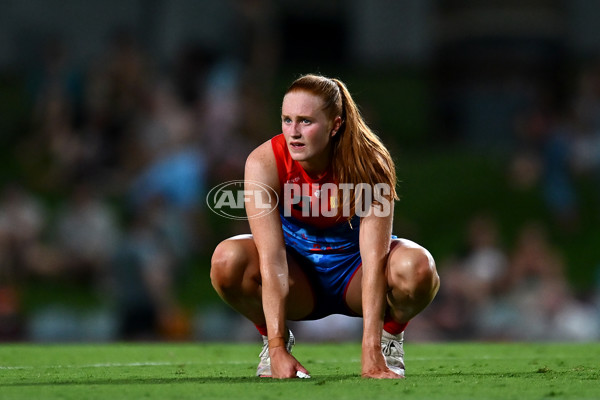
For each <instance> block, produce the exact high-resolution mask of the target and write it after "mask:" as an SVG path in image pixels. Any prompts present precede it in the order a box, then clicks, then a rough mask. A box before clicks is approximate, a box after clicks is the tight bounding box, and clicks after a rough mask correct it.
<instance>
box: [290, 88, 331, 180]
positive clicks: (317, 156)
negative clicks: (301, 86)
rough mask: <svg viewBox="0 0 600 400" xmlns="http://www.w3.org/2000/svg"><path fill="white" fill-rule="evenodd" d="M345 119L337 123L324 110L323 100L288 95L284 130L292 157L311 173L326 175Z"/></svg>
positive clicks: (298, 93) (295, 93)
mask: <svg viewBox="0 0 600 400" xmlns="http://www.w3.org/2000/svg"><path fill="white" fill-rule="evenodd" d="M340 123H341V118H340V117H336V118H334V119H333V120H332V119H331V118H329V117H328V116H327V114H325V112H324V110H323V100H321V98H320V97H319V96H316V95H314V94H312V93H309V92H306V91H301V90H300V91H299V90H296V91H293V92H290V93H288V94H286V95H285V97H284V98H283V105H282V106H281V129H282V131H283V135H284V137H285V141H286V143H287V146H288V149H289V151H290V155H291V156H292V159H293V160H296V161H298V162H299V163H300V165H301V166H302V167H303V168H304V169H305V170H306V171H307V172H312V173H320V172H324V171H325V170H326V169H327V167H328V165H329V154H330V146H331V138H332V137H333V136H334V135H335V134H336V133H337V130H338V129H339V126H340Z"/></svg>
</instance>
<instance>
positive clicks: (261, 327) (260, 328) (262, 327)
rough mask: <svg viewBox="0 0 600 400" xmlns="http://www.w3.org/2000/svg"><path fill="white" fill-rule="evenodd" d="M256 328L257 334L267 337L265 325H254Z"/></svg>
mask: <svg viewBox="0 0 600 400" xmlns="http://www.w3.org/2000/svg"><path fill="white" fill-rule="evenodd" d="M254 326H256V329H257V330H258V333H260V334H261V335H263V336H268V334H267V325H254Z"/></svg>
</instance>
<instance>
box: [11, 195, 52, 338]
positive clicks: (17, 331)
mask: <svg viewBox="0 0 600 400" xmlns="http://www.w3.org/2000/svg"><path fill="white" fill-rule="evenodd" d="M45 222H46V215H45V212H44V209H43V208H42V206H41V204H40V202H39V201H38V200H37V199H36V198H35V197H33V196H32V195H31V194H30V193H28V192H27V191H26V190H25V189H24V188H22V187H20V186H19V185H16V184H9V185H7V186H5V187H4V188H3V189H2V194H1V198H0V340H18V339H20V338H21V337H22V335H23V333H24V320H23V315H22V309H21V289H22V284H23V282H24V281H25V278H26V277H27V276H28V273H29V270H30V269H31V258H32V257H31V254H32V253H34V252H35V249H36V248H37V247H38V246H39V241H40V239H41V234H42V231H43V228H44V223H45Z"/></svg>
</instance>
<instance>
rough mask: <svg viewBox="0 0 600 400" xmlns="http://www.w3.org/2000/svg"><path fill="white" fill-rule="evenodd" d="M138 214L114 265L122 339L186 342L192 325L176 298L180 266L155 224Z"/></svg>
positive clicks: (129, 228) (131, 223)
mask: <svg viewBox="0 0 600 400" xmlns="http://www.w3.org/2000/svg"><path fill="white" fill-rule="evenodd" d="M151 214H152V213H151V212H150V213H149V212H148V210H146V209H140V210H138V211H136V212H135V213H134V215H133V217H132V219H131V221H130V222H129V225H128V226H127V231H126V234H125V237H124V238H123V240H121V241H120V244H119V247H118V250H117V253H116V257H115V259H114V263H113V273H114V277H115V296H116V301H117V304H116V306H117V310H118V312H119V320H120V337H121V338H122V339H127V340H136V339H147V340H150V339H159V338H163V339H183V338H185V337H187V336H188V335H189V333H190V327H189V322H188V321H187V317H186V315H185V313H184V312H183V311H182V309H181V307H180V306H179V304H178V302H177V299H176V296H175V294H174V280H175V269H176V267H177V262H176V260H175V258H174V256H173V254H172V252H171V251H170V249H169V248H168V246H166V244H165V241H164V240H163V238H162V237H161V235H160V233H159V232H157V230H156V229H155V227H154V226H153V223H152V221H151V217H150V216H151Z"/></svg>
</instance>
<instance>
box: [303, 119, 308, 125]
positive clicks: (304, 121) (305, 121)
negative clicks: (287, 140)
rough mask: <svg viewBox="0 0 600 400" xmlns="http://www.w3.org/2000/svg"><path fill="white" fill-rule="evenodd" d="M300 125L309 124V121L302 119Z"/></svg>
mask: <svg viewBox="0 0 600 400" xmlns="http://www.w3.org/2000/svg"><path fill="white" fill-rule="evenodd" d="M302 123H303V124H310V121H309V120H307V119H303V120H302Z"/></svg>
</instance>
